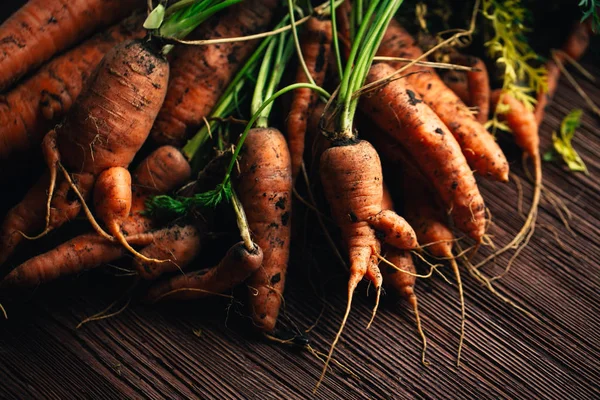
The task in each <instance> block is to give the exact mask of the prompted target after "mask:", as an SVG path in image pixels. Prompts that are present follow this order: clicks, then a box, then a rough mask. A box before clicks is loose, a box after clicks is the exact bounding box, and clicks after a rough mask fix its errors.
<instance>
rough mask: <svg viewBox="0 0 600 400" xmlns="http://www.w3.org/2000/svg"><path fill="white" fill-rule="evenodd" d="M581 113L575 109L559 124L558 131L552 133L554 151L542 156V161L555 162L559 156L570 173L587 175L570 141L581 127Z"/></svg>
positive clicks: (585, 168)
mask: <svg viewBox="0 0 600 400" xmlns="http://www.w3.org/2000/svg"><path fill="white" fill-rule="evenodd" d="M582 115H583V111H582V110H579V109H576V110H573V111H571V112H570V113H569V114H568V115H567V116H566V117H565V118H564V119H563V120H562V122H561V124H560V131H559V132H558V133H557V132H556V131H555V132H552V144H553V147H554V149H553V150H551V151H549V152H547V153H546V154H544V161H555V160H557V159H558V156H559V155H560V156H561V157H562V159H563V161H564V162H565V163H566V164H567V167H568V168H569V169H570V170H571V171H577V172H585V173H586V174H587V173H588V170H587V167H586V166H585V163H584V162H583V160H582V159H581V157H580V156H579V154H577V152H576V151H575V149H574V148H573V144H572V140H573V136H575V131H576V130H577V128H579V126H580V125H581V116H582Z"/></svg>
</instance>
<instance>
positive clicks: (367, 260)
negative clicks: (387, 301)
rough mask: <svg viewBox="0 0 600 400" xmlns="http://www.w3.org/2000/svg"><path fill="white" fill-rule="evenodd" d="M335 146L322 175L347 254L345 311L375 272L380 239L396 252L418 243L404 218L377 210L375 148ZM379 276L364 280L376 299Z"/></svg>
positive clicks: (324, 157) (380, 182)
mask: <svg viewBox="0 0 600 400" xmlns="http://www.w3.org/2000/svg"><path fill="white" fill-rule="evenodd" d="M333 145H334V147H330V148H329V149H327V150H325V152H324V153H323V155H322V156H321V163H320V173H321V181H322V183H323V189H324V191H325V196H326V197H327V200H328V202H329V204H330V206H331V212H332V215H333V219H334V220H335V222H336V224H337V226H338V227H339V228H340V230H341V233H342V239H343V241H344V243H345V245H346V248H347V251H348V254H349V259H350V279H349V282H348V299H349V300H348V308H347V310H349V309H350V306H351V302H352V295H353V293H354V290H355V289H356V286H357V285H358V283H359V282H360V281H361V280H362V279H363V277H365V274H366V273H367V272H368V271H377V272H378V271H379V268H378V267H377V264H378V258H377V256H378V254H379V253H380V249H381V244H380V241H379V239H378V237H381V240H384V241H385V242H386V243H388V244H391V245H393V246H394V247H397V248H399V249H413V248H416V247H418V243H417V241H416V237H415V235H414V231H413V230H412V228H410V226H408V224H407V223H406V221H404V219H403V218H401V217H399V216H398V215H396V214H395V213H394V212H390V211H389V210H382V208H381V202H382V196H383V186H382V185H383V178H382V171H381V162H380V160H379V156H378V155H377V152H376V151H375V149H374V148H373V146H372V145H371V144H370V143H369V142H366V141H364V140H361V141H359V142H349V143H339V144H337V145H336V143H334V144H333ZM357 166H360V168H356V167H357ZM378 235H379V236H378ZM377 272H376V273H373V272H369V274H368V275H367V277H368V278H370V279H371V280H372V282H373V284H375V287H376V290H377V292H378V299H379V293H380V290H381V282H380V281H378V280H377V279H373V278H377V277H378V276H380V275H381V273H380V272H379V273H377Z"/></svg>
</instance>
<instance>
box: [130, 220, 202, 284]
mask: <svg viewBox="0 0 600 400" xmlns="http://www.w3.org/2000/svg"><path fill="white" fill-rule="evenodd" d="M201 248H202V247H201V235H200V233H199V232H198V230H197V229H196V228H194V227H193V226H191V225H187V226H184V227H179V226H174V227H172V228H171V229H163V230H161V231H159V232H156V233H155V234H154V241H153V243H152V244H150V245H148V246H147V247H145V248H144V249H143V250H141V251H140V254H142V255H143V256H145V257H146V258H148V259H150V260H168V261H167V262H156V261H146V260H141V259H139V258H136V259H135V261H134V267H135V269H136V270H137V272H138V275H139V276H140V277H142V278H144V279H148V280H152V279H156V278H157V277H159V276H160V275H162V274H164V273H167V272H173V271H178V270H179V271H181V270H182V269H183V268H184V267H185V266H186V265H188V264H189V263H190V262H191V261H192V260H193V259H194V258H196V256H197V255H198V254H199V253H200V250H201Z"/></svg>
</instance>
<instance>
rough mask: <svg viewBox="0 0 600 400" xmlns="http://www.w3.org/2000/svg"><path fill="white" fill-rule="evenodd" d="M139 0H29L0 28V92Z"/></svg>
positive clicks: (139, 3)
mask: <svg viewBox="0 0 600 400" xmlns="http://www.w3.org/2000/svg"><path fill="white" fill-rule="evenodd" d="M144 4H145V2H144V1H143V0H123V1H122V0H30V1H28V2H27V3H25V5H23V7H21V8H20V9H19V10H17V12H15V13H14V14H13V15H11V16H10V17H9V18H8V19H7V20H6V21H4V23H2V25H0V90H4V89H6V88H7V87H8V86H9V85H11V84H12V83H13V82H15V81H16V80H17V79H19V78H20V77H21V76H23V75H24V74H26V73H27V72H29V71H31V70H32V69H34V68H35V67H37V66H39V65H40V64H42V63H43V62H44V61H46V60H49V59H50V58H51V57H52V56H53V55H54V54H56V53H58V52H60V51H62V50H64V49H66V48H68V47H69V46H70V45H72V44H74V43H76V42H77V41H79V40H81V39H82V38H84V37H86V36H87V35H89V34H91V33H92V32H93V31H94V30H95V29H97V28H99V27H101V26H106V25H110V24H111V23H114V22H115V21H118V20H119V19H121V18H123V17H125V16H126V15H128V14H130V13H131V12H132V11H133V10H134V9H136V8H141V7H143V6H144Z"/></svg>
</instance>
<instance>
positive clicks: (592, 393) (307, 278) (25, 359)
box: [0, 63, 600, 399]
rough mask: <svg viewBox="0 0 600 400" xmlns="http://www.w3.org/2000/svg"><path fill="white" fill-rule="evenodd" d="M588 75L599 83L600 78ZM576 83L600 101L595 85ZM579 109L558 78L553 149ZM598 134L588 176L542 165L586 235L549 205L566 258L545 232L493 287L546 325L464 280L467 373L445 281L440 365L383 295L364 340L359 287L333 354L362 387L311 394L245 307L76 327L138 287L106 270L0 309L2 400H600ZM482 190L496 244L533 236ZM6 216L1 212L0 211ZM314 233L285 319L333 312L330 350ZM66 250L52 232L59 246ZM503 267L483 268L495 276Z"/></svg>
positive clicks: (288, 353)
mask: <svg viewBox="0 0 600 400" xmlns="http://www.w3.org/2000/svg"><path fill="white" fill-rule="evenodd" d="M586 67H588V68H589V69H590V70H591V71H592V73H593V74H594V75H595V76H600V68H598V67H594V66H592V65H591V64H589V63H587V64H586ZM580 82H581V83H582V85H583V87H584V89H585V90H586V91H587V92H588V93H590V94H592V98H593V99H594V101H595V102H597V103H600V90H599V89H598V87H596V86H595V85H594V84H592V83H588V82H585V81H583V80H580ZM575 107H581V108H584V109H586V107H585V104H584V102H583V101H582V100H581V99H580V98H579V97H578V95H577V94H576V93H575V91H574V90H573V89H572V88H571V87H570V86H569V85H568V83H566V82H565V81H564V80H562V81H561V84H560V87H559V91H558V95H557V96H556V98H555V100H554V102H553V104H552V106H551V108H550V110H549V112H548V116H547V117H546V121H545V122H544V124H543V125H542V127H541V129H542V150H543V151H545V150H547V149H548V148H549V147H550V134H551V131H552V130H553V129H557V128H558V126H559V123H560V120H561V118H562V117H563V116H564V115H565V114H566V113H567V112H569V111H570V110H572V109H573V108H575ZM599 127H600V122H599V120H598V119H596V118H595V117H593V116H591V114H590V113H589V112H586V115H585V116H584V117H583V126H582V127H581V128H580V129H579V130H578V132H577V135H576V137H575V140H574V145H575V147H576V149H577V150H578V151H579V152H580V154H581V156H582V157H583V159H584V160H585V161H586V163H587V165H588V168H589V170H590V176H586V175H583V174H574V173H571V172H568V171H566V170H565V169H564V168H563V167H562V166H561V165H558V164H547V163H546V164H544V184H545V186H546V187H547V188H548V189H550V190H552V191H553V192H554V193H555V194H557V195H558V196H560V198H561V199H563V200H564V201H565V203H566V204H567V206H568V207H569V209H570V210H571V212H572V220H571V227H572V229H573V230H574V232H575V233H576V235H577V236H576V237H573V236H572V235H571V234H570V233H569V232H568V231H567V230H566V229H565V228H564V227H562V225H561V222H560V220H559V219H558V218H557V215H556V212H555V211H554V209H553V208H552V206H551V205H550V204H549V203H548V201H547V200H545V201H543V202H542V204H541V211H540V217H539V225H544V226H552V227H554V228H552V229H554V230H555V232H556V234H558V235H559V236H560V238H561V240H562V241H563V243H564V244H565V248H562V247H561V246H559V245H557V242H556V240H555V238H554V233H553V232H552V231H551V230H549V229H548V228H544V227H543V226H539V227H538V229H537V231H536V234H535V236H534V238H533V240H532V242H531V243H530V245H529V247H528V248H527V249H526V250H525V251H524V252H523V253H522V255H521V257H520V258H519V259H518V262H517V264H515V266H514V267H513V270H512V272H511V273H510V274H509V275H508V276H506V277H505V278H504V279H503V280H501V281H500V282H498V288H499V289H500V291H501V292H502V293H504V294H506V295H507V296H509V297H511V298H512V299H514V300H515V301H517V302H518V303H519V304H520V305H522V306H523V307H525V308H527V309H528V310H530V311H531V312H532V313H534V314H535V315H536V316H538V318H539V319H540V322H539V323H537V322H535V321H533V320H531V319H528V318H527V317H525V316H524V315H522V314H521V313H519V312H518V311H515V310H514V309H512V308H511V307H509V306H506V305H505V304H503V303H501V302H500V301H498V300H497V299H496V298H495V297H493V296H492V295H490V294H489V293H488V292H487V291H486V290H485V289H483V288H481V287H480V286H479V285H478V284H477V283H476V282H475V281H474V280H473V279H471V278H470V277H469V276H468V274H467V273H466V272H463V276H464V281H465V297H466V302H467V318H468V321H467V337H466V343H465V348H464V351H463V359H462V361H463V363H462V366H461V367H460V368H456V367H455V365H454V364H455V356H456V346H457V344H458V324H459V321H458V317H459V309H458V304H457V294H456V290H455V288H453V287H450V286H448V285H447V284H446V283H445V282H444V281H443V280H442V279H441V278H440V277H439V276H435V277H434V278H432V279H429V280H419V281H418V282H417V285H416V293H417V295H418V296H419V300H420V308H421V313H422V318H423V324H424V328H425V330H426V333H427V334H428V339H429V341H430V348H429V352H428V359H429V361H430V362H431V366H429V367H423V366H421V364H420V362H419V360H420V344H419V341H418V339H417V336H416V332H415V326H414V320H413V315H412V312H411V311H410V310H409V309H408V307H407V306H406V304H404V303H402V302H401V301H399V300H396V299H394V298H393V297H392V296H385V298H384V302H383V305H382V306H381V307H380V311H379V313H378V315H377V318H376V319H375V322H374V324H373V326H372V327H371V329H369V330H368V331H367V330H366V329H365V328H366V325H367V323H368V321H369V317H370V312H371V307H372V305H373V298H374V292H373V290H372V288H371V290H370V292H369V296H368V297H367V295H366V293H367V285H366V284H362V285H361V286H359V289H358V291H357V294H356V296H355V304H354V308H353V311H352V314H351V316H350V319H349V322H348V324H347V326H346V329H345V332H344V335H343V336H342V340H341V342H340V344H339V345H338V348H337V350H336V352H335V353H334V358H335V359H336V360H337V361H339V362H341V363H342V364H344V365H345V366H347V367H348V368H350V369H352V371H354V373H355V374H356V375H357V376H359V377H360V378H355V377H352V376H349V375H347V374H346V373H344V371H343V370H341V369H340V368H339V367H336V366H333V368H332V370H331V371H330V372H329V373H328V374H327V377H326V379H325V381H324V383H323V385H322V386H321V388H320V389H319V391H318V392H317V394H316V395H315V396H313V395H312V390H313V387H314V384H315V383H316V381H317V378H318V376H319V374H320V371H321V367H322V363H321V362H320V361H319V360H317V359H316V358H315V357H313V356H311V355H310V354H308V353H307V352H303V351H299V350H295V349H291V348H286V347H281V346H278V345H273V344H271V343H265V342H263V341H261V340H259V339H257V338H255V337H254V336H252V335H251V334H250V331H251V330H250V329H249V326H248V324H249V322H248V318H247V317H241V316H240V314H242V313H244V309H243V306H242V305H241V304H240V303H239V302H240V301H243V295H242V296H240V297H239V300H236V302H234V303H230V302H229V301H228V300H227V299H208V300H203V301H196V302H191V303H174V304H169V305H164V306H158V307H149V306H144V305H141V304H132V305H131V306H130V307H129V308H128V309H127V310H126V311H125V312H124V313H123V314H121V315H119V316H118V317H115V318H112V319H108V320H103V321H99V322H93V323H90V324H87V325H84V326H83V327H82V328H80V329H75V327H76V325H77V324H78V323H79V322H80V321H81V320H82V319H84V318H85V317H87V316H89V315H92V314H94V313H96V312H98V311H100V310H101V309H103V308H104V307H105V306H106V305H108V304H109V303H110V302H112V301H113V300H115V299H116V298H118V297H119V296H120V295H121V294H122V293H123V292H124V291H125V290H126V289H127V287H128V285H129V283H130V281H128V280H127V278H120V280H116V279H115V278H114V277H112V276H109V275H108V274H106V273H103V271H95V272H91V273H85V274H82V275H81V276H79V277H74V278H70V279H65V280H62V281H60V282H57V283H54V284H51V285H48V286H45V287H40V288H38V289H36V290H34V291H31V292H28V293H27V294H26V295H25V296H22V297H20V298H15V299H8V300H7V299H4V298H3V299H2V302H3V304H4V305H5V306H6V307H7V309H8V312H9V316H10V319H9V320H8V321H4V320H1V321H0V398H6V399H24V398H50V399H54V398H56V399H58V398H62V399H66V398H94V399H105V398H106V399H114V398H150V399H162V398H203V399H204V398H206V399H209V398H210V399H212V398H214V399H217V398H218V399H222V398H231V399H281V398H285V399H301V398H322V399H331V398H344V399H364V398H383V399H422V398H423V399H425V398H436V399H445V398H448V399H449V398H477V399H488V398H490V399H491V398H523V399H532V398H561V399H570V398H573V399H575V398H580V399H581V398H599V397H600V386H599V385H598V384H597V376H598V373H599V371H600V331H599V330H598V327H599V326H600V305H599V304H598V299H599V298H600V297H599V296H600V290H599V288H600V245H599V243H600V229H599V227H600V208H598V204H600V190H599V188H600V181H599V176H600V159H598V154H600V130H599V129H598V128H599ZM500 142H501V144H502V147H503V149H504V150H505V151H506V153H507V157H508V158H509V160H511V162H512V164H511V167H512V170H513V171H514V172H515V173H516V174H518V175H519V176H521V177H523V176H524V172H523V169H522V167H521V163H520V154H519V152H518V150H517V149H516V146H514V145H513V144H511V143H510V141H509V140H507V139H505V138H501V140H500ZM480 185H481V187H482V193H483V195H484V197H485V199H486V202H487V205H488V207H490V209H491V211H492V212H493V215H494V226H493V227H492V231H491V233H493V234H494V235H495V238H496V240H497V242H498V243H501V242H502V241H506V240H507V239H508V235H509V234H510V233H514V232H515V231H516V229H517V227H518V226H520V224H521V223H522V219H521V218H520V217H519V216H518V214H517V213H516V211H515V207H516V197H517V196H516V190H515V186H514V185H513V184H508V185H500V184H497V183H493V182H488V181H484V180H480ZM523 185H524V188H525V193H526V196H529V195H530V194H531V184H530V183H529V182H527V181H526V180H525V179H523ZM13 200H16V199H11V198H10V197H9V199H8V200H6V199H5V202H6V201H13ZM526 204H528V203H526ZM6 206H8V203H6V204H4V203H3V204H2V207H3V208H2V209H0V214H3V213H4V211H5V207H6ZM303 221H304V216H303V215H302V214H299V215H298V217H297V218H296V219H295V223H296V224H302V223H303ZM308 236H309V237H311V234H309V235H308ZM312 236H313V237H311V243H312V244H311V246H310V247H303V243H302V242H303V237H302V232H300V233H299V234H298V236H297V237H296V238H295V241H296V248H295V249H294V251H293V253H292V265H291V267H290V278H289V281H288V282H289V283H288V287H287V290H286V307H285V310H284V314H283V315H282V318H283V320H284V322H286V324H287V325H288V326H293V325H295V326H297V327H298V329H300V330H304V329H307V328H308V327H309V326H311V325H312V324H313V323H314V322H315V321H316V320H317V318H318V317H319V314H320V312H321V310H322V307H324V301H325V302H326V304H327V305H326V306H325V310H324V313H323V315H322V317H321V319H320V322H319V324H318V325H317V326H316V327H315V328H314V330H313V331H312V332H311V334H310V338H311V344H312V346H313V347H314V348H316V349H318V350H320V351H326V350H327V349H328V346H329V343H330V342H331V340H332V339H333V337H334V335H335V331H336V329H337V327H338V324H339V322H340V320H341V317H342V314H343V309H344V302H345V298H344V296H343V293H344V287H345V276H344V271H343V270H342V268H341V267H340V266H339V265H337V264H336V262H335V259H329V258H326V257H324V256H322V254H324V253H327V251H328V249H327V247H326V245H325V241H324V240H321V238H319V237H318V233H312ZM315 236H317V237H316V238H315ZM60 237H61V233H60V232H57V233H55V235H54V236H53V240H60ZM51 239H52V238H51ZM508 256H509V255H506V256H503V257H501V258H500V260H499V262H498V265H497V266H493V265H491V266H489V267H486V271H487V272H490V273H491V272H498V271H499V270H500V266H502V265H504V264H505V263H506V262H507V260H508ZM444 272H445V271H444ZM447 275H450V274H449V273H447ZM115 281H116V282H117V285H115ZM309 282H313V284H315V285H317V287H315V288H313V287H312V286H311V285H310V284H309ZM242 293H243V291H242ZM323 293H325V295H322V294H323ZM336 293H337V294H336ZM246 315H247V313H246Z"/></svg>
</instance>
